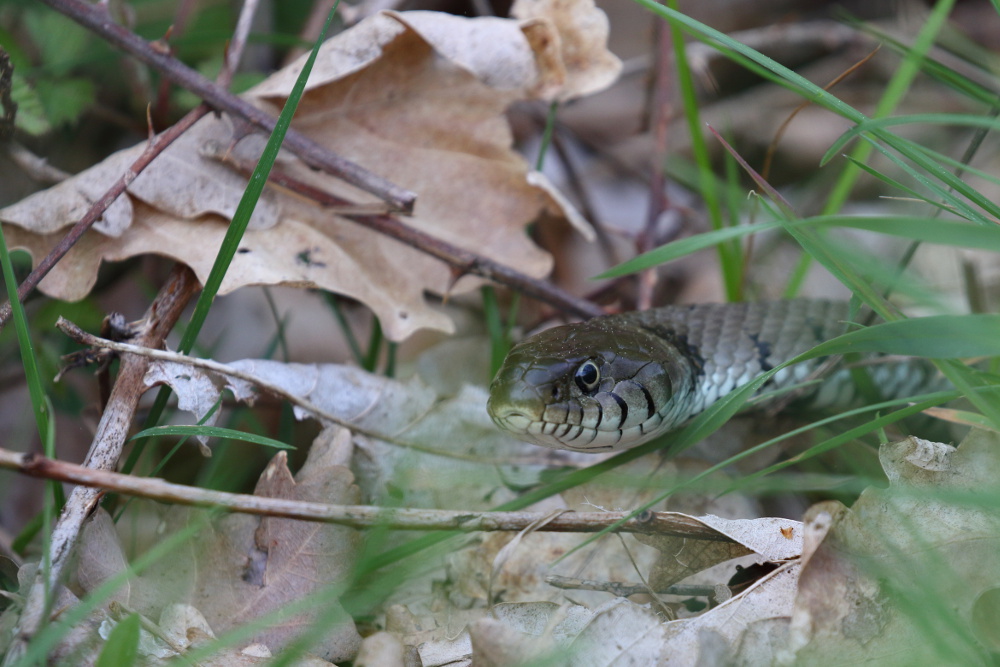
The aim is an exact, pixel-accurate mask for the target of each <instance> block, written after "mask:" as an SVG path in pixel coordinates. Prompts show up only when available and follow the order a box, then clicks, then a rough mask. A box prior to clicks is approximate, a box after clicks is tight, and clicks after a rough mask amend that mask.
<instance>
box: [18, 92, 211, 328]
mask: <svg viewBox="0 0 1000 667" xmlns="http://www.w3.org/2000/svg"><path fill="white" fill-rule="evenodd" d="M208 111H209V108H208V106H206V105H204V104H202V105H199V106H198V107H197V108H195V109H192V110H191V111H189V112H188V113H187V115H185V116H184V117H183V118H182V119H180V120H179V121H178V122H177V123H175V124H174V125H172V126H171V127H169V128H167V129H166V130H164V131H163V132H161V133H160V134H158V135H156V136H155V137H153V138H152V139H150V141H149V145H148V146H146V150H144V151H143V152H142V155H140V156H139V157H138V158H136V160H135V162H133V163H132V164H131V165H129V168H128V169H126V170H125V173H123V174H122V175H121V176H120V177H119V178H118V180H117V181H115V182H114V183H113V184H112V185H111V187H110V188H108V190H107V192H105V193H104V194H103V195H101V197H100V199H98V200H97V201H95V202H94V203H93V204H92V205H91V207H90V208H89V209H87V212H86V213H84V214H83V217H81V218H80V219H79V220H78V221H77V222H76V224H74V225H73V226H72V227H71V228H70V230H69V231H68V232H67V233H66V235H65V236H63V237H62V238H61V239H59V242H58V243H57V244H56V245H55V246H54V247H53V248H52V250H50V251H49V254H48V255H46V256H45V257H44V258H42V261H40V262H39V263H38V265H37V266H35V268H34V269H33V270H32V271H31V273H29V274H28V277H27V278H25V279H24V280H23V281H21V284H20V285H18V286H17V297H18V298H19V299H20V300H21V301H24V300H25V298H27V296H28V295H29V294H31V292H32V291H33V290H34V289H35V287H37V286H38V283H40V282H41V281H42V278H44V277H45V276H46V275H47V274H48V272H49V271H51V270H52V267H54V266H55V265H56V264H57V263H58V262H59V260H60V259H62V258H63V257H64V256H65V255H66V253H68V252H69V251H70V250H71V249H72V248H73V246H75V245H76V243H77V241H79V240H80V237H81V236H83V235H84V234H85V233H86V232H87V231H88V230H89V229H90V228H91V227H93V226H94V223H96V222H97V221H98V220H100V219H101V216H102V215H104V212H105V211H107V210H108V207H109V206H111V204H113V203H114V202H115V200H116V199H118V198H119V197H120V196H122V194H124V193H125V190H126V188H128V186H129V184H130V183H132V181H134V180H135V179H136V178H137V177H138V176H139V174H141V173H142V172H143V170H144V169H145V168H146V167H148V166H149V165H150V163H151V162H152V161H153V160H155V159H156V157H157V156H158V155H159V154H160V153H162V152H163V151H164V150H165V149H166V148H167V146H169V145H170V144H172V143H173V142H174V141H176V140H177V138H178V137H180V136H181V135H182V134H184V132H186V131H187V130H188V129H189V128H190V127H191V126H192V125H194V124H195V123H196V122H197V121H198V120H199V119H200V118H201V117H202V116H204V115H205V114H206V113H208ZM11 314H12V310H11V307H10V302H7V303H4V305H3V306H0V329H2V328H3V327H4V326H5V325H6V324H7V322H9V321H10V318H11Z"/></svg>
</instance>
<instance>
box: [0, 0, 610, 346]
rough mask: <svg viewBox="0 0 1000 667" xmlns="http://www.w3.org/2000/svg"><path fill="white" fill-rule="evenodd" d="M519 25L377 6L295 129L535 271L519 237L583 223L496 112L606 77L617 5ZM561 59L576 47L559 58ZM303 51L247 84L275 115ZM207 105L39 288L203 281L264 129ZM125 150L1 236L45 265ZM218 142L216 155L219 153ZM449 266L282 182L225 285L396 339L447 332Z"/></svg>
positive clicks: (341, 193) (288, 166)
mask: <svg viewBox="0 0 1000 667" xmlns="http://www.w3.org/2000/svg"><path fill="white" fill-rule="evenodd" d="M518 12H523V13H524V14H526V15H528V18H526V19H525V20H523V21H516V20H511V19H498V18H479V19H466V18H461V17H455V16H450V15H447V14H442V13H438V12H427V11H416V12H403V13H399V12H382V13H379V14H376V15H374V16H372V17H370V18H368V19H366V20H365V21H362V22H361V23H359V24H358V25H356V26H354V27H353V28H351V29H349V30H347V31H345V32H343V33H341V34H340V35H338V36H336V37H334V38H333V39H330V40H328V41H327V42H326V43H325V44H324V45H323V47H322V48H321V51H320V55H319V59H318V60H317V63H316V66H315V69H314V71H313V73H312V76H311V77H310V80H309V86H308V89H307V92H306V94H305V95H304V97H303V98H302V100H301V103H300V106H299V109H298V112H297V114H296V118H295V123H294V126H295V128H296V129H298V130H299V131H301V132H303V133H305V134H306V135H307V136H308V137H310V138H311V139H313V140H314V141H316V142H317V143H319V144H321V145H322V146H324V147H325V148H328V149H330V150H333V151H335V152H336V153H338V154H340V155H342V156H343V157H346V158H347V159H350V160H352V161H354V162H356V163H358V164H360V165H362V166H364V167H365V168H367V169H369V170H370V171H373V172H375V173H378V174H380V175H382V176H384V177H386V178H388V179H389V180H390V181H392V182H394V183H396V184H398V185H401V186H402V187H405V188H407V189H409V190H412V191H414V192H416V193H417V195H418V197H419V200H418V204H417V208H416V211H415V213H414V214H413V216H411V217H409V218H406V219H405V223H406V224H407V225H410V226H412V227H414V228H416V229H419V230H421V231H422V232H424V233H426V234H429V235H430V236H432V237H434V238H437V239H441V240H444V241H448V242H450V243H453V244H456V245H458V246H460V247H464V248H467V249H469V250H473V251H475V252H479V253H483V254H485V255H486V256H488V257H489V258H491V259H493V260H495V261H498V262H500V263H502V264H505V265H507V266H509V267H511V268H514V269H517V270H519V271H521V272H522V273H524V274H526V275H528V276H533V277H536V278H540V277H542V276H544V275H546V274H547V273H548V272H549V270H550V269H551V266H552V260H551V257H550V256H549V255H548V254H547V253H545V252H544V251H542V250H541V249H539V248H538V247H537V246H535V245H534V244H533V243H532V242H531V240H530V239H529V238H528V237H527V236H526V235H525V234H524V233H523V230H524V227H525V225H527V224H529V223H531V222H533V221H535V220H536V219H542V218H544V219H562V220H567V219H568V220H570V221H572V222H573V223H575V224H576V225H577V226H578V227H579V228H580V229H582V230H583V231H584V232H585V233H588V234H589V233H590V232H589V227H588V226H587V224H586V223H585V222H583V221H582V219H581V218H580V216H579V214H578V213H576V212H575V211H574V210H572V208H571V207H570V206H569V205H568V204H567V202H566V200H565V199H564V198H562V197H560V196H556V195H555V194H554V193H555V190H554V188H552V187H551V185H549V184H548V183H547V181H546V180H545V179H544V177H542V176H541V175H540V174H537V173H534V172H532V170H531V169H530V168H529V166H528V164H527V162H526V161H525V160H524V158H522V157H521V156H520V155H519V154H518V153H517V152H515V151H514V150H513V148H512V142H513V139H512V135H511V131H510V128H509V126H508V124H507V120H506V118H505V117H504V111H505V110H506V109H507V107H509V106H510V105H511V104H512V103H514V102H516V101H519V100H530V99H554V98H559V99H568V98H572V97H575V96H579V95H582V94H587V93H590V92H593V91H596V90H599V89H601V88H604V87H606V86H608V85H609V84H610V83H611V82H612V81H614V79H615V77H616V76H617V73H618V70H619V69H620V66H621V65H620V63H619V62H618V60H617V58H615V57H614V56H613V55H612V54H611V53H610V52H609V51H607V49H606V47H605V45H604V41H605V40H606V36H607V18H606V17H605V16H604V14H603V12H600V10H597V9H596V8H595V7H594V6H593V3H592V2H587V1H583V0H579V1H575V2H569V3H561V2H550V1H545V2H542V1H538V0H521V2H520V3H518V5H516V7H515V14H517V13H518ZM567 58H568V59H567ZM304 60H305V57H303V58H302V59H300V60H299V61H297V62H296V63H293V64H292V65H290V66H288V67H286V68H285V69H283V70H281V71H280V72H278V73H276V74H274V75H272V76H271V77H269V78H268V79H267V80H266V81H264V82H262V83H261V84H259V85H258V86H257V87H255V88H254V89H252V90H250V91H248V93H247V94H246V97H247V99H249V100H250V101H251V102H253V103H254V104H256V105H258V106H260V107H262V108H265V109H267V110H269V111H272V112H274V113H277V111H278V110H279V109H280V107H281V105H282V104H283V103H284V100H285V97H286V96H287V95H288V93H289V92H290V90H291V87H292V85H293V83H294V80H295V77H296V76H297V74H298V72H299V70H300V69H301V67H302V64H303V62H304ZM242 134H243V133H242V131H241V130H240V128H237V127H234V126H233V124H232V122H231V120H230V119H229V118H225V117H221V118H220V117H215V116H207V117H205V118H203V119H202V120H201V121H199V122H198V123H197V125H196V126H195V127H194V128H192V129H191V130H190V131H189V132H187V133H185V135H184V136H183V137H182V138H181V139H180V140H178V141H177V142H175V143H174V144H173V145H171V146H170V147H169V148H168V149H167V150H166V151H164V153H163V154H161V155H160V156H159V157H158V158H157V159H156V160H155V161H154V162H153V164H152V165H150V167H149V168H147V169H146V170H145V171H144V172H143V173H142V174H140V175H139V177H138V178H136V180H135V181H134V182H133V183H132V184H131V185H130V186H129V188H128V194H129V196H127V197H122V198H120V199H119V200H118V202H116V203H115V204H114V205H113V207H112V208H111V209H109V210H108V211H107V213H106V214H105V216H104V218H103V219H102V220H100V221H99V222H98V223H97V225H96V226H95V230H94V232H96V233H94V232H91V233H89V234H87V235H85V236H84V238H83V239H82V241H81V242H80V243H79V244H78V245H77V246H76V247H74V248H73V250H71V251H70V253H69V254H68V255H67V256H66V257H65V258H64V259H63V260H62V261H61V262H60V263H59V264H58V265H57V266H56V267H55V269H54V270H53V271H52V272H51V273H50V274H49V275H48V276H47V277H46V278H45V279H44V280H43V281H42V282H41V284H40V289H42V291H43V292H45V293H46V294H48V295H50V296H52V297H54V298H58V299H63V300H68V301H74V300H78V299H81V298H83V297H84V296H86V294H87V293H89V291H90V290H91V288H92V287H93V285H94V282H95V280H96V277H97V270H98V268H99V267H100V265H101V263H102V262H109V261H111V262H114V261H121V260H124V259H127V258H129V257H133V256H136V255H142V254H158V255H163V256H167V257H171V258H173V259H175V260H177V261H180V262H183V263H185V264H187V265H188V266H190V267H191V268H192V269H193V270H194V271H195V273H196V274H197V275H198V277H199V278H200V279H201V280H202V281H204V280H205V278H206V277H207V275H208V272H209V270H210V269H211V266H212V264H213V262H214V259H215V255H216V252H217V250H218V248H219V246H220V244H221V241H222V238H223V236H224V234H225V232H226V227H227V224H228V221H229V219H230V218H231V216H232V215H233V213H234V211H235V210H236V205H237V203H238V202H239V200H240V197H241V195H242V192H243V188H244V186H245V183H246V178H245V177H244V176H242V175H241V174H239V173H237V172H236V171H234V170H233V169H232V168H231V167H230V166H228V165H227V164H223V163H222V162H220V161H219V160H218V159H216V158H217V157H218V155H219V154H220V153H221V154H224V155H230V154H231V155H233V156H235V157H239V158H241V159H242V160H244V161H249V162H251V163H252V162H253V161H256V159H257V157H258V156H259V153H260V150H261V149H262V148H263V139H262V138H261V137H259V136H257V135H251V136H247V137H244V136H242ZM143 148H144V146H142V145H140V146H135V147H133V148H129V149H126V150H124V151H120V152H118V153H115V154H114V155H112V156H111V157H109V158H108V159H107V160H105V161H104V162H102V163H100V164H98V165H96V166H95V167H93V168H91V169H88V170H87V171H85V172H82V173H81V174H79V175H77V176H75V177H73V178H71V179H69V180H67V181H65V182H63V183H60V184H58V185H56V186H55V187H53V188H50V189H48V190H45V191H43V192H40V193H37V194H35V195H33V196H31V197H28V198H26V199H25V200H22V201H21V202H19V203H17V204H14V205H11V206H9V207H7V208H5V209H3V210H0V220H3V221H4V223H6V224H5V233H6V235H7V238H8V242H9V243H10V244H11V246H12V247H14V248H21V249H24V250H27V251H28V252H29V253H30V254H31V255H32V257H33V258H35V260H36V261H37V260H38V259H40V258H41V257H42V256H44V255H45V254H46V253H47V252H48V251H49V250H50V249H51V247H52V246H53V245H54V244H55V242H56V241H57V240H58V239H59V234H58V231H59V230H60V229H62V228H63V227H65V226H68V225H70V224H71V223H73V222H74V221H75V220H76V219H78V218H79V217H80V216H81V215H82V213H83V212H84V211H85V210H86V209H87V208H88V207H89V206H90V204H91V203H92V202H93V201H94V200H95V199H96V198H97V197H98V196H100V195H101V194H102V193H103V191H104V189H106V188H107V186H108V184H110V183H111V182H113V181H114V180H115V179H116V178H117V177H118V176H119V175H120V174H121V173H122V172H124V171H125V169H126V168H127V166H128V165H129V164H130V163H131V162H132V161H133V160H134V159H135V158H136V157H137V156H138V155H139V154H140V153H141V152H142V150H143ZM213 156H214V157H213ZM276 168H277V169H279V170H282V171H283V172H285V173H286V174H288V175H290V176H292V177H294V178H296V179H298V180H299V181H300V182H303V183H305V184H307V185H311V186H313V187H315V188H318V189H320V190H321V191H323V192H326V193H328V194H331V195H334V196H337V197H340V198H342V199H346V200H348V201H351V202H354V203H355V204H359V205H377V204H378V201H377V200H376V199H375V198H374V197H373V196H371V195H368V194H366V193H363V192H361V191H359V190H357V189H356V188H354V187H352V186H349V185H347V184H345V183H342V182H340V181H338V180H337V179H334V178H331V177H328V176H326V175H323V174H318V173H316V172H314V171H313V170H312V169H310V168H309V167H307V166H305V165H304V164H303V163H302V162H301V161H300V160H298V159H297V158H295V157H294V156H291V155H289V154H285V153H283V154H282V155H281V156H280V157H279V160H278V162H277V163H276ZM480 283H481V281H479V280H478V279H474V278H471V277H464V278H460V279H459V280H458V281H457V282H455V275H454V273H453V272H452V270H451V269H450V268H449V267H448V266H446V265H445V264H443V263H442V262H440V261H438V260H436V259H434V258H431V257H429V256H428V255H426V254H424V253H422V252H420V251H417V250H415V249H413V248H410V247H408V246H405V245H403V244H402V243H400V242H398V241H395V240H393V239H390V238H388V237H386V236H383V235H381V234H378V233H376V232H374V231H372V230H369V229H366V228H364V227H361V226H359V225H358V224H356V223H354V222H351V221H349V220H347V219H345V218H342V217H339V216H337V215H336V214H335V212H333V211H330V210H327V209H324V208H322V207H320V206H318V205H316V204H311V203H308V202H306V201H304V200H303V199H302V198H300V197H297V196H292V195H290V194H288V193H285V192H282V191H279V190H276V189H274V188H271V189H267V190H265V193H264V196H263V198H262V199H261V202H260V203H259V204H258V206H257V209H256V210H255V212H254V215H253V217H252V219H251V223H250V227H249V229H248V230H247V233H246V235H245V237H244V239H243V242H242V244H241V247H240V251H239V252H238V253H237V255H236V257H235V258H234V261H233V264H232V267H231V269H230V270H229V272H228V273H227V274H226V277H225V279H224V281H223V284H222V287H221V292H220V293H222V294H225V293H228V292H231V291H233V290H235V289H237V288H239V287H242V286H247V285H290V286H296V287H308V288H321V289H325V290H329V291H332V292H337V293H339V294H343V295H346V296H349V297H352V298H354V299H356V300H358V301H360V302H362V303H364V304H365V305H367V306H368V307H369V308H371V309H372V311H374V313H375V314H376V315H377V316H378V318H379V321H380V323H381V325H382V329H383V331H385V333H386V335H387V336H388V337H389V338H390V339H392V340H402V339H404V338H406V337H408V336H409V335H411V334H412V333H413V332H415V331H417V330H419V329H436V330H439V331H446V332H450V331H452V330H453V324H452V323H451V321H450V319H449V318H448V316H447V315H446V314H445V313H443V312H442V311H440V310H439V309H437V308H435V307H434V306H432V305H431V304H429V303H428V302H427V300H426V298H425V295H424V293H425V291H427V292H432V293H435V294H439V295H447V294H458V293H462V292H465V291H469V290H471V289H474V288H476V287H477V286H478V285H479V284H480Z"/></svg>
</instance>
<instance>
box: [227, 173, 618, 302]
mask: <svg viewBox="0 0 1000 667" xmlns="http://www.w3.org/2000/svg"><path fill="white" fill-rule="evenodd" d="M209 155H210V156H211V154H209ZM212 157H216V159H220V160H223V161H225V162H226V163H227V164H230V165H232V166H233V167H234V168H235V169H237V170H239V171H240V172H242V173H244V174H249V173H250V172H251V171H252V170H253V165H251V164H250V163H249V162H247V161H245V160H240V159H239V158H236V157H234V156H233V155H232V154H225V155H221V154H220V155H218V156H212ZM268 181H269V182H271V183H274V184H276V185H280V186H281V187H283V188H287V189H288V190H291V191H292V192H295V193H296V194H299V195H302V196H303V197H306V198H308V199H311V200H312V201H314V202H316V203H318V204H321V205H323V206H329V207H335V208H337V209H340V208H341V207H344V206H348V207H350V206H356V204H353V203H352V202H349V201H347V200H345V199H341V198H340V197H337V196H334V195H332V194H330V193H329V192H326V191H325V190H321V189H319V188H317V187H314V186H311V185H309V184H307V183H303V182H302V181H300V180H297V179H295V178H293V177H292V176H289V175H288V174H287V173H286V172H284V171H282V170H281V169H280V168H278V167H277V166H275V167H274V168H273V169H272V170H271V174H270V176H269V177H268ZM336 214H337V215H339V216H340V217H343V218H346V219H348V220H351V221H353V222H356V223H358V224H359V225H362V226H364V227H368V228H369V229H372V230H374V231H376V232H379V233H380V234H384V235H386V236H388V237H390V238H393V239H396V240H397V241H400V242H401V243H405V244H406V245H408V246H410V247H411V248H416V249H417V250H420V251H421V252H424V253H426V254H428V255H430V256H431V257H435V258H437V259H439V260H441V261H442V262H444V263H445V264H448V265H449V266H450V267H452V271H453V272H454V273H455V274H456V276H457V277H461V276H462V275H464V274H467V273H471V274H474V275H477V276H482V277H483V278H488V279H490V280H493V281H495V282H498V283H502V284H504V285H507V286H508V287H511V288H513V289H515V290H517V291H519V292H521V293H523V294H525V295H527V296H530V297H532V298H533V299H538V300H539V301H544V302H545V303H548V304H550V305H552V306H554V307H556V308H558V309H560V310H562V311H565V312H568V313H572V314H574V315H577V316H580V317H597V316H599V315H604V314H605V313H604V310H602V309H601V307H600V306H598V305H596V304H594V303H591V302H590V301H587V300H586V299H581V298H579V297H576V296H573V295H572V294H570V293H569V292H566V291H565V290H563V289H560V288H559V287H557V286H556V285H554V284H552V283H550V282H548V281H546V280H538V279H536V278H532V277H531V276H527V275H525V274H523V273H521V272H520V271H516V270H515V269H512V268H510V267H509V266H505V265H503V264H500V263H499V262H494V261H493V260H492V259H489V258H488V257H484V256H482V255H478V254H476V253H474V252H472V251H470V250H466V249H465V248H460V247H458V246H456V245H452V244H451V243H448V242H447V241H443V240H441V239H439V238H435V237H434V236H431V235H429V234H426V233H424V232H422V231H420V230H418V229H415V228H414V227H411V226H409V225H407V224H405V223H403V222H402V221H400V220H399V219H397V218H395V217H393V216H391V215H369V214H356V213H348V212H346V211H342V210H336Z"/></svg>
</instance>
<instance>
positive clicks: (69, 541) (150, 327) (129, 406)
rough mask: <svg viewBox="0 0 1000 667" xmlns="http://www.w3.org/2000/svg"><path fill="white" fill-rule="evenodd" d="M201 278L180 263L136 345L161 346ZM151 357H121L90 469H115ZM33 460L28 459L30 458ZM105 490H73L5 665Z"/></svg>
mask: <svg viewBox="0 0 1000 667" xmlns="http://www.w3.org/2000/svg"><path fill="white" fill-rule="evenodd" d="M199 288H200V285H199V284H198V279H197V278H196V277H195V275H194V273H192V271H191V269H189V268H187V267H186V266H182V265H179V264H178V265H176V266H175V267H174V270H173V271H172V272H171V274H170V276H169V277H168V278H167V281H166V283H165V284H164V286H163V288H162V289H161V290H160V294H159V295H158V296H157V298H156V300H155V301H153V303H152V304H151V305H150V307H149V310H148V311H147V313H146V318H145V321H144V322H143V325H142V327H141V328H140V331H139V333H138V335H137V336H136V339H137V341H138V342H139V343H140V344H142V345H144V346H146V347H159V346H161V345H162V344H163V341H164V340H165V339H166V337H167V334H168V333H169V332H170V330H171V329H173V327H174V324H176V322H177V320H178V319H179V318H180V316H181V313H182V312H183V310H184V307H185V306H186V305H187V303H188V302H189V301H190V300H191V297H192V296H193V295H194V294H195V293H196V292H197V291H198V289H199ZM148 367H149V359H148V358H146V357H144V356H139V355H127V356H125V357H124V358H123V359H122V362H121V368H120V370H119V373H118V378H117V380H116V382H115V386H114V389H113V390H112V392H111V397H110V399H109V400H108V406H107V408H106V409H105V411H104V414H102V415H101V421H100V423H99V424H98V426H97V433H96V434H95V436H94V441H93V443H92V444H91V447H90V452H89V453H88V455H87V459H86V460H85V461H84V466H85V469H86V468H90V469H92V470H111V469H114V467H115V466H116V465H117V464H118V459H119V457H120V456H121V453H122V448H123V447H124V445H125V440H126V438H127V437H128V431H129V427H130V426H131V424H132V419H133V416H134V415H135V410H136V407H137V406H138V404H139V398H140V397H141V396H142V394H143V393H144V392H145V391H146V385H145V383H144V382H143V379H144V377H145V375H146V370H147V368H148ZM29 456H30V455H29ZM101 493H102V492H101V491H100V490H99V489H96V488H91V487H87V486H79V487H77V488H76V489H74V490H73V493H72V494H71V495H70V497H69V499H68V500H67V501H66V506H65V507H63V510H62V514H60V516H59V520H58V521H57V522H56V525H55V528H53V530H52V536H51V548H50V556H51V568H50V571H49V572H45V571H44V569H43V568H42V567H39V569H38V573H37V575H36V577H35V581H34V583H33V584H32V586H31V589H30V591H29V593H28V595H27V597H26V600H25V606H24V612H23V613H22V615H21V618H20V620H19V622H18V628H17V630H16V635H15V638H14V641H13V642H12V644H11V648H10V650H9V652H8V654H7V662H6V663H5V664H16V662H17V659H18V658H19V657H20V656H21V655H23V652H24V650H25V648H26V647H27V645H28V642H29V641H30V640H31V638H32V637H33V636H34V635H35V633H36V632H38V629H39V628H40V627H41V624H42V621H43V620H44V616H45V608H46V600H45V591H46V588H47V587H49V588H54V587H55V586H56V585H57V584H58V582H59V578H60V576H61V574H62V572H63V570H64V568H65V567H66V564H67V562H68V561H69V557H70V555H71V553H72V551H73V547H74V546H75V545H76V542H77V538H78V536H79V534H80V529H81V527H82V526H83V522H84V521H85V520H86V518H87V517H88V516H90V513H91V512H92V511H93V510H94V508H95V507H96V506H97V502H98V500H99V499H100V496H101Z"/></svg>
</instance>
